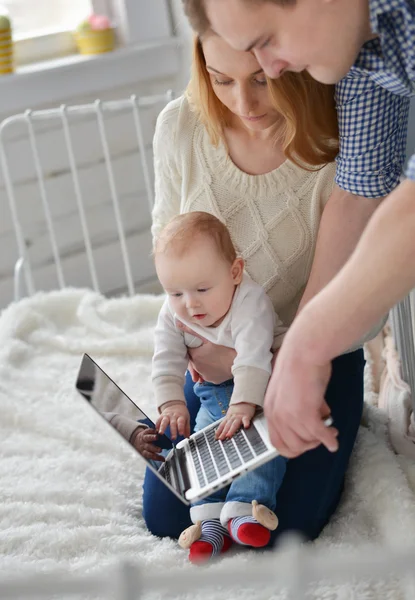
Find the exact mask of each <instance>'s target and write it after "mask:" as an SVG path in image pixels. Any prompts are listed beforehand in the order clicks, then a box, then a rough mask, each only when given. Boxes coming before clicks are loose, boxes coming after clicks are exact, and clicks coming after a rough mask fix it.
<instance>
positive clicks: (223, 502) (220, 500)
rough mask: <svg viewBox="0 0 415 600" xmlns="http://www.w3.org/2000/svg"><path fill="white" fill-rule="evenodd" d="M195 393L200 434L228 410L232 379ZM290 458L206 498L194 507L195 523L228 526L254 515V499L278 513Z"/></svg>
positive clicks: (205, 385)
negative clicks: (215, 521)
mask: <svg viewBox="0 0 415 600" xmlns="http://www.w3.org/2000/svg"><path fill="white" fill-rule="evenodd" d="M193 389H194V393H195V394H196V396H197V397H198V398H199V399H200V404H201V406H200V409H199V412H198V413H197V415H196V425H195V428H194V430H195V431H200V430H201V429H204V428H205V427H207V426H208V425H211V424H212V423H215V422H216V421H218V420H219V419H221V418H222V417H223V416H225V414H226V413H227V411H228V408H229V403H230V400H231V396H232V392H233V380H232V379H231V380H229V381H225V382H224V383H221V384H219V385H215V384H213V383H208V382H204V383H196V385H195V386H194V388H193ZM286 463H287V459H285V458H284V457H282V456H277V457H276V458H274V459H273V460H270V461H268V462H267V463H265V464H264V465H262V466H260V467H258V468H257V469H254V470H253V471H249V472H248V473H246V474H245V475H243V476H241V477H238V478H237V479H235V480H234V481H233V482H232V483H231V485H229V486H227V487H225V488H222V489H220V490H217V491H216V492H214V493H212V494H211V495H210V496H208V497H207V498H204V499H203V500H199V501H198V502H195V503H194V504H192V508H191V510H190V516H191V519H192V521H193V523H196V522H197V521H203V520H205V519H219V518H220V520H221V522H222V525H224V526H225V527H226V525H227V523H228V521H229V520H230V519H232V518H233V517H245V516H250V515H252V500H257V502H258V503H259V504H263V505H264V506H266V507H268V508H269V509H271V510H272V511H275V507H276V502H277V492H278V490H279V488H280V485H281V482H282V480H283V478H284V474H285V469H286Z"/></svg>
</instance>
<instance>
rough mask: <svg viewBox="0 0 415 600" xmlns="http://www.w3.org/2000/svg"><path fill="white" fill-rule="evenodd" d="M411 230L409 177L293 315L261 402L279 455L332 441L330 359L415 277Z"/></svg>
mask: <svg viewBox="0 0 415 600" xmlns="http://www.w3.org/2000/svg"><path fill="white" fill-rule="evenodd" d="M414 232H415V181H412V180H410V179H407V180H406V181H405V182H404V183H402V184H401V185H400V186H399V187H398V188H397V189H396V190H395V191H394V192H392V194H390V196H389V197H388V198H387V200H385V202H384V203H383V205H382V206H381V207H380V208H379V209H378V210H377V211H376V213H375V214H374V216H373V218H372V219H371V221H370V222H369V225H368V226H367V228H366V230H365V232H364V233H363V235H362V237H361V239H360V241H359V243H358V245H357V247H356V250H355V251H354V252H353V254H352V256H351V258H350V259H349V260H348V262H347V263H346V265H345V266H344V267H343V269H342V270H341V271H340V272H339V273H338V274H337V275H336V276H335V277H334V279H333V280H332V281H331V282H330V283H329V284H328V285H327V286H326V287H325V288H324V289H323V290H322V291H321V292H320V293H319V294H317V296H315V297H314V298H313V299H312V300H310V302H309V303H308V304H307V305H306V306H305V307H304V308H303V310H302V311H301V312H300V314H299V315H298V316H297V318H296V319H295V320H294V323H293V324H292V326H291V328H290V329H289V331H288V333H287V335H286V337H285V339H284V342H283V344H282V347H281V350H280V352H279V354H278V359H277V362H276V367H275V369H274V371H273V374H272V379H271V381H272V380H273V383H274V385H273V386H272V387H271V386H269V387H268V390H267V394H266V397H265V405H264V408H265V414H266V415H267V417H268V426H269V430H270V437H271V441H272V443H273V444H274V445H275V446H276V447H277V448H278V450H280V452H281V453H282V454H284V455H285V456H289V457H292V456H297V455H298V454H301V453H302V452H305V451H307V450H310V449H311V448H314V447H316V446H318V445H319V444H320V443H323V444H324V445H325V446H326V447H327V448H328V449H329V450H331V451H334V450H336V449H337V447H338V444H337V441H336V440H335V433H336V432H335V431H332V430H331V429H325V428H324V427H322V426H321V418H322V416H325V415H326V414H327V413H328V411H329V408H328V406H327V405H326V403H325V401H324V394H325V392H326V388H327V384H328V381H329V378H330V373H331V367H330V365H331V360H332V359H333V358H334V357H335V356H338V355H339V354H341V353H342V352H344V351H345V350H346V349H347V348H349V347H350V346H351V345H352V344H353V343H354V342H355V341H356V340H358V339H359V338H360V337H361V335H362V334H363V333H364V332H365V331H367V330H368V329H370V328H371V327H372V326H373V325H374V324H375V323H376V322H377V320H378V319H379V318H380V317H381V316H382V315H383V314H385V313H386V312H387V311H388V310H389V309H390V308H391V307H392V306H393V305H394V304H395V303H396V302H397V301H398V300H399V299H401V298H402V297H404V296H405V294H407V293H408V292H409V291H410V290H411V288H412V287H413V286H414V285H415V266H414V265H415V233H414ZM288 395H289V396H290V402H289V403H286V402H285V400H286V398H287V396H288ZM287 424H290V427H291V428H290V429H289V431H288V433H287V431H286V428H287Z"/></svg>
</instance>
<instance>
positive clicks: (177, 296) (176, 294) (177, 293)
mask: <svg viewBox="0 0 415 600" xmlns="http://www.w3.org/2000/svg"><path fill="white" fill-rule="evenodd" d="M170 296H173V298H180V297H181V296H183V294H182V293H181V292H170Z"/></svg>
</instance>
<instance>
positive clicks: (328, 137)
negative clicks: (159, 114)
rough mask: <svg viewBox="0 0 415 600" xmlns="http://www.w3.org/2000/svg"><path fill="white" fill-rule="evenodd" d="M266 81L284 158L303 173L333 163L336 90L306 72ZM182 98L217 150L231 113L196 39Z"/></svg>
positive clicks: (336, 131)
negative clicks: (279, 122)
mask: <svg viewBox="0 0 415 600" xmlns="http://www.w3.org/2000/svg"><path fill="white" fill-rule="evenodd" d="M267 81H268V90H269V93H270V96H271V101H272V104H273V105H274V108H275V109H276V110H277V111H278V112H279V113H280V115H281V116H282V118H283V126H282V128H281V131H280V133H279V140H280V141H281V142H282V146H283V149H284V153H285V155H286V157H287V158H289V159H290V160H292V161H293V162H294V163H296V164H298V165H299V166H301V167H304V168H307V166H308V167H321V166H322V165H325V164H327V163H329V162H332V161H333V160H334V159H335V157H336V156H337V154H338V150H339V132H338V125H337V114H336V108H335V102H334V86H331V85H330V86H329V85H324V84H322V83H319V82H317V81H315V80H314V79H313V78H312V77H311V76H310V75H308V73H306V72H303V73H289V72H287V73H284V74H283V75H282V76H281V77H280V78H279V79H269V78H267ZM186 95H187V98H188V100H189V103H190V106H191V107H192V109H193V110H194V112H195V113H196V114H197V117H198V119H199V120H200V121H201V123H203V125H204V126H205V127H206V129H207V131H208V134H209V136H210V140H211V142H212V144H213V145H214V146H217V145H218V144H219V142H220V141H224V128H225V127H226V126H227V125H228V124H229V123H230V115H231V113H230V111H229V110H228V109H227V108H226V106H224V105H223V104H222V102H221V101H220V100H219V99H218V97H217V96H216V94H215V92H214V90H213V87H212V82H211V79H210V76H209V73H208V71H207V69H206V60H205V56H204V53H203V47H202V43H201V40H200V37H199V36H195V38H194V44H193V60H192V73H191V79H190V82H189V85H188V87H187V90H186Z"/></svg>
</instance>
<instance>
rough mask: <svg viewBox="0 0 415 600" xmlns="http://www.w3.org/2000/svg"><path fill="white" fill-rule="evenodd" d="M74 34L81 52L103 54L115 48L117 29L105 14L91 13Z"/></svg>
mask: <svg viewBox="0 0 415 600" xmlns="http://www.w3.org/2000/svg"><path fill="white" fill-rule="evenodd" d="M74 36H75V41H76V45H77V46H78V50H79V52H80V53H81V54H103V53H104V52H111V51H112V50H114V48H115V30H114V28H113V27H112V26H111V23H110V21H109V19H108V18H107V17H105V16H101V15H91V16H90V17H88V19H86V20H85V21H83V22H82V23H81V24H80V25H79V27H78V28H77V30H76V31H75V33H74Z"/></svg>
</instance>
